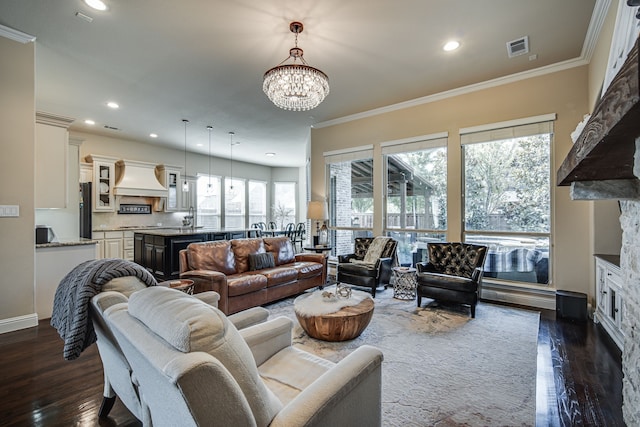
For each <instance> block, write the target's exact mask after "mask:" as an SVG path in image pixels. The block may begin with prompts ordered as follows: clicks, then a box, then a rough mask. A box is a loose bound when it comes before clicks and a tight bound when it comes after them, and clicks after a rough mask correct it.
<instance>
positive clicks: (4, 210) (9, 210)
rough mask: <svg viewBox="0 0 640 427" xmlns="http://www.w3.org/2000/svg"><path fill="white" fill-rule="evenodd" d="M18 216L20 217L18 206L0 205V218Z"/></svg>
mask: <svg viewBox="0 0 640 427" xmlns="http://www.w3.org/2000/svg"><path fill="white" fill-rule="evenodd" d="M18 216H20V206H18V205H0V217H18Z"/></svg>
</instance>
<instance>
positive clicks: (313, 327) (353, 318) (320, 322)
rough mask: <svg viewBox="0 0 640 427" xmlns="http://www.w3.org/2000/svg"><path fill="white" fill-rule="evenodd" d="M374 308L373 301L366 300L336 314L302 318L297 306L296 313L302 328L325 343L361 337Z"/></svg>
mask: <svg viewBox="0 0 640 427" xmlns="http://www.w3.org/2000/svg"><path fill="white" fill-rule="evenodd" d="M373 307H374V304H373V299H371V298H365V299H363V300H362V301H360V302H359V303H358V304H356V305H351V306H347V307H342V308H341V309H340V310H338V311H336V312H334V313H328V314H321V315H315V316H302V315H300V314H299V313H298V310H296V309H295V304H294V311H295V313H296V317H297V318H298V322H300V326H302V329H304V331H305V332H306V333H307V334H308V335H309V336H310V337H312V338H316V339H319V340H323V341H348V340H352V339H354V338H356V337H358V336H360V334H361V333H362V331H364V330H365V328H366V327H367V326H368V325H369V322H370V321H371V317H372V316H373Z"/></svg>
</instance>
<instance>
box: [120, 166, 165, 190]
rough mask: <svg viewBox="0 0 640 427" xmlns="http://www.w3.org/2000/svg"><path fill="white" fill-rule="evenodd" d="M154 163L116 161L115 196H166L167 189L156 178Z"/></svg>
mask: <svg viewBox="0 0 640 427" xmlns="http://www.w3.org/2000/svg"><path fill="white" fill-rule="evenodd" d="M155 169H156V165H154V164H153V163H146V162H138V161H135V160H118V161H117V162H116V185H115V186H114V188H113V194H114V195H116V196H138V197H167V189H166V188H165V187H164V186H163V185H162V184H160V182H159V181H158V179H157V178H156V172H155Z"/></svg>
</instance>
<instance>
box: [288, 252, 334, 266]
mask: <svg viewBox="0 0 640 427" xmlns="http://www.w3.org/2000/svg"><path fill="white" fill-rule="evenodd" d="M295 257H296V261H307V262H317V263H320V264H326V262H327V257H326V256H325V255H324V254H312V253H303V254H296V256H295Z"/></svg>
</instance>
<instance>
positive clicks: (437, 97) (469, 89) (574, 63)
mask: <svg viewBox="0 0 640 427" xmlns="http://www.w3.org/2000/svg"><path fill="white" fill-rule="evenodd" d="M588 63H589V62H587V61H586V60H584V59H582V58H574V59H569V60H566V61H562V62H558V63H556V64H551V65H547V66H545V67H540V68H536V69H533V70H527V71H523V72H521V73H516V74H511V75H510V76H505V77H498V78H497V79H493V80H487V81H485V82H481V83H475V84H472V85H468V86H462V87H459V88H456V89H451V90H447V91H444V92H440V93H436V94H433V95H427V96H423V97H421V98H416V99H412V100H409V101H404V102H399V103H397V104H392V105H387V106H386V107H380V108H375V109H373V110H368V111H363V112H362V113H356V114H351V115H349V116H344V117H339V118H337V119H333V120H327V121H326V122H321V123H316V124H314V125H313V128H314V129H319V128H324V127H329V126H334V125H338V124H342V123H347V122H351V121H354V120H359V119H364V118H367V117H373V116H377V115H379V114H385V113H389V112H392V111H398V110H403V109H405V108H411V107H416V106H418V105H424V104H429V103H431V102H436V101H441V100H443V99H448V98H453V97H456V96H460V95H465V94H468V93H473V92H478V91H480V90H484V89H489V88H492V87H496V86H502V85H506V84H509V83H514V82H518V81H521V80H527V79H531V78H534V77H539V76H544V75H546V74H551V73H557V72H559V71H564V70H568V69H570V68H575V67H581V66H583V65H587V64H588Z"/></svg>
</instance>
